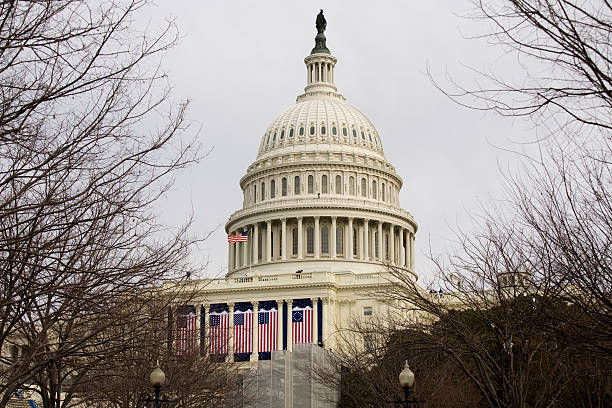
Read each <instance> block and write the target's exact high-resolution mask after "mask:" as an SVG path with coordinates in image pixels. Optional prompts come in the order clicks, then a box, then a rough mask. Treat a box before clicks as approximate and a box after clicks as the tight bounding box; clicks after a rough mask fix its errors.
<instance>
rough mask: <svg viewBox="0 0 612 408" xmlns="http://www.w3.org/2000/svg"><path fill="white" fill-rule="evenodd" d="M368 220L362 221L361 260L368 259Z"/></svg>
mask: <svg viewBox="0 0 612 408" xmlns="http://www.w3.org/2000/svg"><path fill="white" fill-rule="evenodd" d="M369 235H370V220H368V219H367V218H364V219H363V241H364V242H363V259H365V260H366V261H367V260H368V259H370V251H369V250H370V237H369Z"/></svg>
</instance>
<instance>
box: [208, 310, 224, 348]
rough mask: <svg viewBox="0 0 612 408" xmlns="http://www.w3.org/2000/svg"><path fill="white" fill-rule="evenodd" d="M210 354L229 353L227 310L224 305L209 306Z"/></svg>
mask: <svg viewBox="0 0 612 408" xmlns="http://www.w3.org/2000/svg"><path fill="white" fill-rule="evenodd" d="M209 316H210V324H209V336H210V354H211V355H214V354H224V355H225V354H228V353H229V308H228V307H227V305H226V304H225V303H218V304H214V305H210V313H209Z"/></svg>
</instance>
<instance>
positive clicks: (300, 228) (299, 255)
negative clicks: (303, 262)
mask: <svg viewBox="0 0 612 408" xmlns="http://www.w3.org/2000/svg"><path fill="white" fill-rule="evenodd" d="M297 220H298V259H304V251H302V249H303V248H302V241H304V239H303V235H304V234H303V231H302V217H297Z"/></svg>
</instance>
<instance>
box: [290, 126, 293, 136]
mask: <svg viewBox="0 0 612 408" xmlns="http://www.w3.org/2000/svg"><path fill="white" fill-rule="evenodd" d="M289 137H293V128H291V129H289Z"/></svg>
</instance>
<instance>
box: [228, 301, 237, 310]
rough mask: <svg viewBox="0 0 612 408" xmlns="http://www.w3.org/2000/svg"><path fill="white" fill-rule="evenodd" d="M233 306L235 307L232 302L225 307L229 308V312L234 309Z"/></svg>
mask: <svg viewBox="0 0 612 408" xmlns="http://www.w3.org/2000/svg"><path fill="white" fill-rule="evenodd" d="M234 305H235V303H234V302H227V307H229V308H230V311H231V310H233V309H234Z"/></svg>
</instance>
